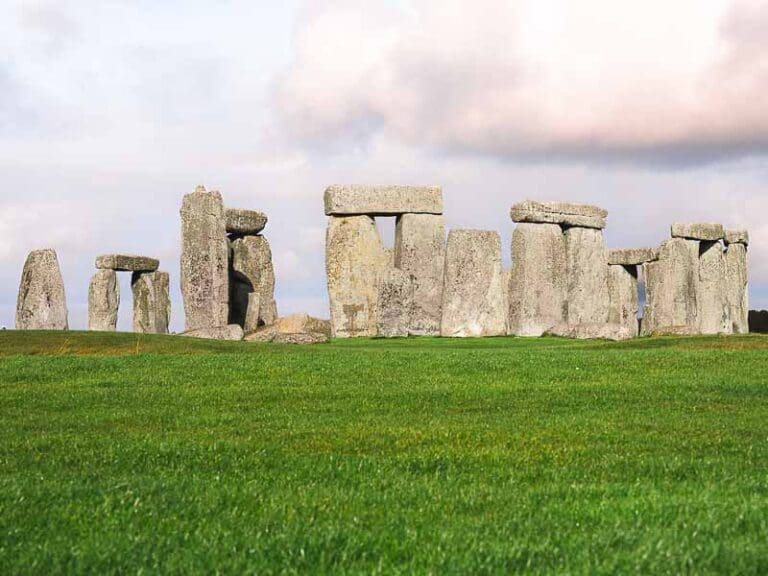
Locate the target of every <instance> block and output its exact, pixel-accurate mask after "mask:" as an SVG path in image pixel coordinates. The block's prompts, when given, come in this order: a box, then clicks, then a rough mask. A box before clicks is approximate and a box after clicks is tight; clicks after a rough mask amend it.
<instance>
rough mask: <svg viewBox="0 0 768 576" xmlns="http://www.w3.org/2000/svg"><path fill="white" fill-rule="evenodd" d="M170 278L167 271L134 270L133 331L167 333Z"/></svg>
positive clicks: (132, 278)
mask: <svg viewBox="0 0 768 576" xmlns="http://www.w3.org/2000/svg"><path fill="white" fill-rule="evenodd" d="M169 284H170V279H169V277H168V273H167V272H134V273H133V276H132V277H131V290H132V292H133V331H134V332H137V333H143V334H168V324H169V322H170V320H171V297H170V290H169Z"/></svg>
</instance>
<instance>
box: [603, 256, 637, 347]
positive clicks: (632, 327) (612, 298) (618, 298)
mask: <svg viewBox="0 0 768 576" xmlns="http://www.w3.org/2000/svg"><path fill="white" fill-rule="evenodd" d="M608 294H609V302H610V306H609V308H608V323H609V324H613V325H618V326H623V327H625V328H626V329H627V332H628V333H629V334H631V335H632V336H637V335H638V333H639V330H640V325H639V323H638V321H637V312H638V307H639V301H638V286H637V266H621V265H610V266H608Z"/></svg>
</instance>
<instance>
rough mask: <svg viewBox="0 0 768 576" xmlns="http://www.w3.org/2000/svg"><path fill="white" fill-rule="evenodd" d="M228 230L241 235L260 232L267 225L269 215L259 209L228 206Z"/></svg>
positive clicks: (230, 232)
mask: <svg viewBox="0 0 768 576" xmlns="http://www.w3.org/2000/svg"><path fill="white" fill-rule="evenodd" d="M226 216H227V232H228V233H229V234H237V235H239V236H247V235H254V234H258V233H259V232H261V231H262V230H264V227H265V226H266V225H267V215H266V214H264V212H259V211H257V210H241V209H238V208H227V212H226Z"/></svg>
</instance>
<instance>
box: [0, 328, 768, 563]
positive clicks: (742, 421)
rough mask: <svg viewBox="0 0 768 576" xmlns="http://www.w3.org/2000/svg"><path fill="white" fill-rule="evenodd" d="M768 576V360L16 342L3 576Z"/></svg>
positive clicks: (719, 353)
mask: <svg viewBox="0 0 768 576" xmlns="http://www.w3.org/2000/svg"><path fill="white" fill-rule="evenodd" d="M216 572H220V573H225V574H236V573H254V574H271V573H329V574H330V573H333V574H352V573H387V574H392V573H402V574H413V573H417V574H424V573H434V574H486V573H487V574H493V573H498V574H506V573H514V572H525V573H542V574H544V573H569V574H582V573H583V574H619V573H624V574H637V573H661V574H678V573H695V574H703V573H732V574H765V573H768V338H767V337H760V336H744V337H730V338H677V339H671V338H670V339H641V340H636V341H632V342H624V343H606V342H571V341H565V340H558V339H547V338H545V339H535V340H525V339H514V338H498V339H483V340H449V339H443V340H441V339H429V338H425V339H410V340H386V341H385V340H353V341H336V342H333V343H331V344H327V345H318V346H312V347H290V346H279V345H272V344H248V343H216V342H205V341H197V340H190V339H183V338H179V337H161V336H157V337H148V336H144V337H139V336H136V335H131V334H122V335H114V334H112V335H110V334H88V333H55V334H51V333H33V332H28V333H16V332H2V333H0V574H3V575H5V574H58V573H82V574H85V573H89V574H110V573H125V574H155V573H167V574H193V573H205V574H212V573H216Z"/></svg>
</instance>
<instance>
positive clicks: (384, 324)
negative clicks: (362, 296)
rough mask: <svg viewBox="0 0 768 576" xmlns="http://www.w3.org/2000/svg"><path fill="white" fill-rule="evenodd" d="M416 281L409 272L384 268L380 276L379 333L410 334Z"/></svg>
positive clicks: (384, 334)
mask: <svg viewBox="0 0 768 576" xmlns="http://www.w3.org/2000/svg"><path fill="white" fill-rule="evenodd" d="M413 300H414V282H413V277H412V276H410V275H409V274H408V273H407V272H403V271H402V270H398V269H397V268H389V269H386V270H383V271H382V272H381V274H380V276H379V298H378V309H379V318H378V333H379V336H384V337H386V338H393V337H397V336H408V332H409V327H410V326H411V320H412V319H411V311H412V310H413V309H414V306H413Z"/></svg>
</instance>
